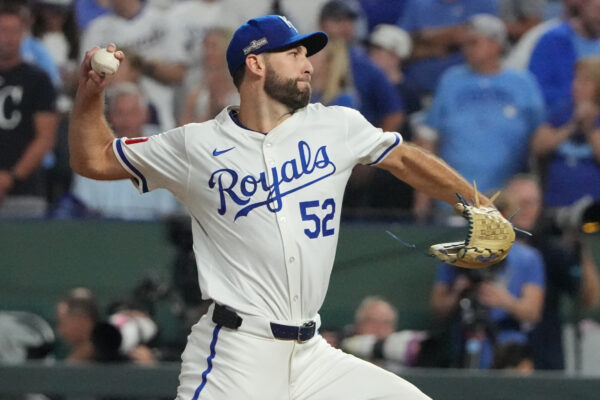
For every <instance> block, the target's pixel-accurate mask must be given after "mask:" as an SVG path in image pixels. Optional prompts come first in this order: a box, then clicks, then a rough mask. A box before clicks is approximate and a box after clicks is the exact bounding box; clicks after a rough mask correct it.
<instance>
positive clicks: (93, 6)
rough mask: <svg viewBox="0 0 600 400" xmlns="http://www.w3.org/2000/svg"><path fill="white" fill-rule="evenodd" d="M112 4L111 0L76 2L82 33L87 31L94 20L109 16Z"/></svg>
mask: <svg viewBox="0 0 600 400" xmlns="http://www.w3.org/2000/svg"><path fill="white" fill-rule="evenodd" d="M65 1H68V0H65ZM110 2H111V0H75V4H74V8H75V18H76V20H77V26H78V27H79V29H80V31H81V32H83V31H85V30H86V29H87V28H88V26H89V24H90V23H91V22H92V21H93V20H94V19H96V18H98V17H99V16H101V15H104V14H108V13H109V12H110Z"/></svg>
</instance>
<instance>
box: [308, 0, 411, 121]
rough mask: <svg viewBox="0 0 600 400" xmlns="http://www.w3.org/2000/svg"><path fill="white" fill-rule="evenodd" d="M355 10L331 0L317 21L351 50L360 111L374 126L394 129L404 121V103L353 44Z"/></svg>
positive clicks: (341, 2) (339, 1)
mask: <svg viewBox="0 0 600 400" xmlns="http://www.w3.org/2000/svg"><path fill="white" fill-rule="evenodd" d="M357 17H358V11H357V10H355V9H353V8H352V7H351V6H350V3H346V2H344V1H341V0H332V1H330V2H328V3H326V4H325V5H324V6H323V8H322V9H321V13H320V16H319V23H320V26H321V29H323V30H324V31H325V32H326V33H327V34H328V35H329V37H330V38H332V39H336V38H339V39H342V40H344V41H345V42H346V44H347V45H348V47H349V51H350V68H351V70H352V79H353V80H354V86H355V87H356V90H357V92H358V97H359V101H360V105H359V111H360V112H361V113H362V114H363V115H364V116H365V118H366V119H367V120H368V121H369V122H371V123H372V124H373V125H375V126H378V127H380V128H382V129H383V130H385V131H397V130H398V129H399V127H400V126H401V125H402V123H403V121H404V112H403V111H404V106H403V104H402V102H401V100H400V97H399V96H398V93H396V89H395V88H394V86H393V85H392V84H391V83H390V81H389V79H387V77H386V76H385V74H384V73H383V72H382V71H381V70H380V69H379V68H377V67H376V66H375V65H374V64H373V63H372V62H371V60H369V57H368V56H367V54H366V53H365V52H364V51H363V50H362V49H361V48H360V47H358V46H356V45H355V44H354V40H355V37H354V35H355V28H356V27H355V20H356V18H357Z"/></svg>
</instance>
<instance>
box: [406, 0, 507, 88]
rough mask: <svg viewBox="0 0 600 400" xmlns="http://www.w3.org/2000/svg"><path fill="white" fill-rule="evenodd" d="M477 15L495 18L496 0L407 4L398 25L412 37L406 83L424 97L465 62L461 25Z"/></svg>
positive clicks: (412, 1) (421, 0) (426, 0)
mask: <svg viewBox="0 0 600 400" xmlns="http://www.w3.org/2000/svg"><path fill="white" fill-rule="evenodd" d="M480 13H486V14H493V15H497V14H498V7H497V4H496V0H407V3H406V5H405V6H404V11H403V14H402V17H401V18H400V20H399V21H398V25H399V26H400V27H401V28H402V29H404V30H406V31H407V32H409V33H411V34H412V36H413V42H414V49H413V54H412V60H413V62H412V63H411V64H410V65H409V66H408V68H407V75H408V79H409V80H412V81H414V82H415V84H416V85H418V87H419V88H420V89H421V90H422V91H423V92H424V93H433V92H434V90H435V88H436V86H437V82H438V80H439V78H440V77H441V75H442V73H443V72H444V71H445V70H446V69H447V68H449V67H451V66H453V65H456V64H460V63H462V62H463V61H464V58H463V56H462V54H461V52H460V46H461V44H462V42H463V40H464V36H465V30H464V27H463V24H464V23H465V22H466V21H467V20H468V19H469V18H470V17H472V16H473V15H475V14H480Z"/></svg>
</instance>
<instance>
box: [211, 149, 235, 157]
mask: <svg viewBox="0 0 600 400" xmlns="http://www.w3.org/2000/svg"><path fill="white" fill-rule="evenodd" d="M233 149H235V146H234V147H231V148H229V149H225V150H217V149H216V148H215V149H214V150H213V156H215V157H216V156H220V155H221V154H223V153H227V152H228V151H229V150H233Z"/></svg>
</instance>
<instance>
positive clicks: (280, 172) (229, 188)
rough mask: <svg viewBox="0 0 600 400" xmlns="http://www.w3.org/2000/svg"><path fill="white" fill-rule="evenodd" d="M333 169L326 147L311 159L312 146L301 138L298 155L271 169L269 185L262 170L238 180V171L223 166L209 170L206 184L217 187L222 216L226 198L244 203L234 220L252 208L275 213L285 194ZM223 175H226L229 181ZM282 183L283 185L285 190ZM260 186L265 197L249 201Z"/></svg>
mask: <svg viewBox="0 0 600 400" xmlns="http://www.w3.org/2000/svg"><path fill="white" fill-rule="evenodd" d="M319 171H321V172H320V173H319V174H318V176H317V177H315V178H314V179H311V180H309V181H308V182H306V181H304V183H302V184H298V185H297V186H295V187H294V185H293V182H295V181H298V180H299V179H300V178H302V177H304V176H310V175H312V174H315V173H317V172H319ZM335 171H336V167H335V164H334V163H333V162H332V161H331V160H330V159H329V155H328V154H327V146H322V147H319V149H318V150H317V151H316V153H315V154H314V158H313V152H312V149H311V148H310V146H309V145H308V143H306V142H305V141H303V140H301V141H300V142H298V155H297V158H292V159H290V160H288V161H285V162H284V163H283V164H282V165H281V167H280V168H277V167H273V168H271V175H272V181H271V183H270V184H269V179H268V178H267V174H266V172H264V171H263V172H261V173H260V174H259V175H258V178H257V177H255V176H254V175H251V174H248V175H246V176H244V177H242V178H241V179H238V173H237V172H235V171H234V170H231V169H227V168H224V169H219V170H217V171H215V172H213V173H212V175H211V177H210V179H209V181H208V185H209V187H210V188H211V189H213V188H214V187H215V186H218V188H217V189H218V190H219V199H220V207H219V209H218V212H219V214H220V215H224V214H225V213H226V211H227V201H228V198H229V199H231V200H232V201H233V202H234V203H235V204H237V205H240V206H244V207H242V208H241V209H240V210H239V211H238V212H237V214H236V215H235V219H237V218H239V217H244V216H247V215H248V213H250V211H252V210H253V209H255V208H257V207H261V206H265V205H266V206H267V209H268V210H269V211H271V212H277V211H279V210H281V208H282V207H283V198H284V197H285V196H287V195H288V194H290V193H293V192H296V191H298V190H301V189H303V188H305V187H308V186H310V185H313V184H315V183H317V182H319V181H321V180H323V179H325V178H327V177H329V176H331V175H333V174H334V173H335ZM225 178H229V180H227V179H225ZM238 182H239V184H238ZM282 184H286V185H285V190H284V187H282ZM259 188H260V189H262V192H263V193H264V194H266V198H264V197H263V200H259V201H253V202H252V200H253V198H254V197H255V196H257V195H259V193H260V191H259Z"/></svg>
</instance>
